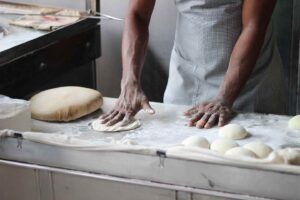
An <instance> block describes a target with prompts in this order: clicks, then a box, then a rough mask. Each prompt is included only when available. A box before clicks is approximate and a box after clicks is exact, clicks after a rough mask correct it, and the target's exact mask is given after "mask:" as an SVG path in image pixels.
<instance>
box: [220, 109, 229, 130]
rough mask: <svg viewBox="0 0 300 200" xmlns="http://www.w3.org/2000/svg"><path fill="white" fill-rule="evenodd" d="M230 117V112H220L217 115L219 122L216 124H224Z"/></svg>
mask: <svg viewBox="0 0 300 200" xmlns="http://www.w3.org/2000/svg"><path fill="white" fill-rule="evenodd" d="M229 118H230V113H227V112H221V113H220V116H219V123H218V126H219V127H221V126H224V125H225V124H227V122H228V121H229Z"/></svg>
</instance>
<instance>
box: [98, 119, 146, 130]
mask: <svg viewBox="0 0 300 200" xmlns="http://www.w3.org/2000/svg"><path fill="white" fill-rule="evenodd" d="M140 126H141V122H140V120H138V119H134V120H132V122H130V123H129V124H127V125H125V126H122V122H118V123H116V124H115V125H112V126H107V125H105V124H102V123H101V120H99V119H97V120H95V121H94V122H93V123H92V127H93V129H94V130H95V131H100V132H121V131H129V130H133V129H136V128H139V127H140Z"/></svg>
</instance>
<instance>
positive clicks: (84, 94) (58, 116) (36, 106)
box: [30, 86, 103, 122]
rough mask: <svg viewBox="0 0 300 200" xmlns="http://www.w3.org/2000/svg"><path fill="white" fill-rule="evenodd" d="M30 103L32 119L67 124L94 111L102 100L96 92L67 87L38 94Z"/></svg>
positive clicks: (100, 104)
mask: <svg viewBox="0 0 300 200" xmlns="http://www.w3.org/2000/svg"><path fill="white" fill-rule="evenodd" d="M30 102H31V116H32V118H34V119H38V120H43V121H65V122H67V121H71V120H75V119H78V118H80V117H83V116H85V115H88V114H90V113H92V112H94V111H96V110H97V109H99V108H100V107H101V106H102V104H103V98H102V95H101V93H100V92H98V91H97V90H93V89H89V88H83V87H75V86H68V87H59V88H54V89H49V90H45V91H43V92H40V93H38V94H36V95H34V96H33V97H32V98H31V99H30Z"/></svg>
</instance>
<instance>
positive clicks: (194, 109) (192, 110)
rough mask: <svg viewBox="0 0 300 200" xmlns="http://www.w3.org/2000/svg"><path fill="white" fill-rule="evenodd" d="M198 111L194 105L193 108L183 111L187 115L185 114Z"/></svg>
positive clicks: (189, 114)
mask: <svg viewBox="0 0 300 200" xmlns="http://www.w3.org/2000/svg"><path fill="white" fill-rule="evenodd" d="M197 112H198V109H197V107H193V108H191V109H189V110H187V111H185V112H184V113H183V115H185V116H191V115H194V114H196V113H197Z"/></svg>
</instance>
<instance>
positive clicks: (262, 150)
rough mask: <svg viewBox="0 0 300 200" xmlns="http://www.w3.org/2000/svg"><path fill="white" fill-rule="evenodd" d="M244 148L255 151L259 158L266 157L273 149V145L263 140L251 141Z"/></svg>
mask: <svg viewBox="0 0 300 200" xmlns="http://www.w3.org/2000/svg"><path fill="white" fill-rule="evenodd" d="M244 148H246V149H249V150H250V151H252V152H254V153H255V154H256V156H257V157H258V158H266V157H268V156H269V154H270V153H271V152H272V151H273V149H272V148H271V147H269V146H268V145H266V144H264V143H262V142H250V143H248V144H246V145H245V146H244Z"/></svg>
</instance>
